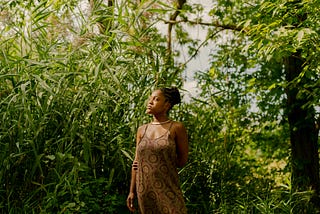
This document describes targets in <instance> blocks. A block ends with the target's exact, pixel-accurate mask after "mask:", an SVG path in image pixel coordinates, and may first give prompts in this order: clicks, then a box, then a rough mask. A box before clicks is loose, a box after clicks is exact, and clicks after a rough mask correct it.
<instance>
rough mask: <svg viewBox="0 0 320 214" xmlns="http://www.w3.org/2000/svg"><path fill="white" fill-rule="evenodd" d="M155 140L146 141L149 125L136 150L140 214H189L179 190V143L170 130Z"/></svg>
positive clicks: (147, 139)
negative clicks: (177, 151)
mask: <svg viewBox="0 0 320 214" xmlns="http://www.w3.org/2000/svg"><path fill="white" fill-rule="evenodd" d="M171 126H172V122H171V124H170V127H169V129H168V130H167V131H166V133H165V134H163V135H162V136H160V137H158V138H156V139H149V138H148V137H147V134H146V132H147V129H148V125H146V128H145V132H144V134H143V136H142V138H141V140H140V143H139V144H138V147H137V159H138V171H137V175H136V176H137V177H136V178H137V179H136V187H137V198H138V204H139V211H140V213H142V214H167V213H168V214H186V213H187V210H186V206H185V203H184V199H183V195H182V192H181V189H180V184H179V177H178V170H177V154H176V143H175V141H174V140H173V139H172V138H171V137H170V129H171Z"/></svg>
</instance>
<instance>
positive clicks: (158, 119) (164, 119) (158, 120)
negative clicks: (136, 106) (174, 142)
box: [152, 115, 170, 123]
mask: <svg viewBox="0 0 320 214" xmlns="http://www.w3.org/2000/svg"><path fill="white" fill-rule="evenodd" d="M168 121H170V119H169V118H168V116H167V115H162V116H153V121H152V123H165V122H168Z"/></svg>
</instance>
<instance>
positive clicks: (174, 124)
mask: <svg viewBox="0 0 320 214" xmlns="http://www.w3.org/2000/svg"><path fill="white" fill-rule="evenodd" d="M172 126H173V127H175V128H184V124H183V123H182V122H180V121H174V120H173V121H172Z"/></svg>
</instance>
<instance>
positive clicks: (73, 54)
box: [0, 0, 319, 213]
mask: <svg viewBox="0 0 320 214" xmlns="http://www.w3.org/2000/svg"><path fill="white" fill-rule="evenodd" d="M79 2H80V1H34V2H27V1H3V4H2V5H1V8H0V22H1V25H0V31H1V37H0V48H1V51H0V83H1V84H0V124H1V127H0V163H1V167H0V182H1V184H2V185H1V187H0V210H1V213H101V212H104V213H126V212H127V209H126V207H125V199H126V196H127V192H128V189H129V188H128V185H129V180H130V174H129V172H130V166H131V162H132V159H133V152H134V138H135V131H136V129H137V127H138V126H139V125H140V124H141V123H144V122H146V121H148V120H149V118H147V117H146V116H145V114H144V111H145V110H144V106H145V100H146V97H147V96H148V94H149V92H150V90H151V89H152V88H153V87H157V86H159V85H172V84H174V85H177V86H179V87H180V86H182V81H183V80H182V78H181V72H182V71H183V70H184V69H185V68H186V67H185V64H184V63H182V64H179V63H180V62H179V61H177V60H176V61H173V62H172V61H170V60H168V58H171V57H172V58H174V59H177V58H178V57H179V54H180V49H179V48H176V49H174V51H173V52H172V54H173V56H168V55H167V53H168V50H167V47H166V44H165V43H166V37H165V35H163V34H161V32H160V30H159V27H158V28H157V25H158V24H159V23H162V22H163V20H165V19H166V18H167V17H168V16H169V15H170V13H172V12H173V11H174V8H173V7H172V5H169V4H168V2H162V1H152V2H151V3H150V2H149V1H141V3H140V4H137V3H136V2H131V1H112V2H113V5H106V4H105V2H104V1H93V2H94V4H93V5H91V6H88V7H90V8H89V9H88V10H82V9H81V8H82V7H83V5H82V6H81V4H79ZM82 4H84V3H83V2H82ZM318 6H319V3H318V2H317V1H313V0H307V1H301V2H298V3H297V2H292V1H285V0H284V1H280V2H279V1H267V0H265V1H262V2H260V1H258V2H255V1H249V2H246V3H243V1H238V0H234V1H229V0H228V1H226V0H221V1H215V4H214V7H212V9H211V10H210V12H209V15H210V17H211V18H212V20H211V21H212V23H216V20H217V19H218V20H219V21H221V23H219V25H218V26H215V25H205V26H207V29H208V35H207V38H206V39H205V41H198V40H195V39H192V38H191V37H190V34H188V32H187V31H186V29H185V27H186V26H185V25H184V22H186V20H187V19H188V18H189V17H192V15H195V14H201V13H202V12H203V11H204V10H203V8H201V5H199V4H194V5H187V4H185V5H184V7H183V9H182V10H181V14H180V19H178V20H177V23H176V25H175V30H176V32H175V33H176V40H175V41H176V42H177V43H178V44H179V45H181V46H186V47H188V50H189V51H188V54H189V55H190V57H191V58H192V57H194V56H196V55H197V53H198V51H199V49H200V48H201V47H202V46H205V45H207V44H209V43H208V41H209V40H211V41H214V42H216V44H218V46H215V47H212V49H213V48H214V50H213V51H212V52H211V53H212V54H211V61H210V62H209V63H210V69H209V71H208V72H206V71H205V72H204V71H199V72H198V74H197V75H196V76H195V79H196V81H197V82H198V86H199V88H200V89H201V93H200V94H199V96H198V97H193V98H192V100H191V102H190V103H185V104H182V105H181V106H180V107H179V108H178V109H174V110H173V112H171V113H172V115H171V117H172V118H173V119H177V120H181V121H184V123H185V125H186V127H187V129H188V133H189V135H190V157H189V162H188V165H187V166H186V167H184V168H183V169H181V170H180V177H181V185H182V190H183V192H184V194H185V197H186V202H187V207H188V209H189V212H190V213H292V212H296V213H307V212H314V211H315V210H313V207H306V204H307V202H308V201H309V200H310V197H311V195H312V192H311V191H305V192H296V193H294V192H290V190H291V187H290V157H289V156H288V151H289V131H288V129H289V128H288V123H287V119H286V117H285V111H284V105H285V95H284V94H285V89H286V87H287V86H288V84H287V83H286V82H285V81H284V80H285V78H284V71H283V66H282V64H281V63H282V61H281V59H282V58H283V56H287V55H289V54H290V53H292V52H295V51H297V50H302V55H303V56H304V57H305V58H306V66H305V67H304V73H303V74H302V75H301V77H302V76H307V77H308V78H309V80H312V81H310V82H307V84H306V85H305V86H306V87H305V88H304V89H305V90H304V95H305V94H306V95H310V96H311V95H312V99H310V103H308V105H314V106H317V105H319V95H318V94H319V93H317V91H319V87H318V86H319V72H318V71H319V66H318V63H317V62H318V61H319V60H318V59H319V45H318V42H319V38H318V35H319V32H318V31H319V19H318V18H317V17H318V15H317V14H318V8H319V7H318ZM88 11H90V12H88ZM306 11H307V12H308V16H307V17H305V18H303V20H300V21H301V22H299V23H298V24H296V23H297V20H293V18H292V16H291V14H292V13H293V14H304V13H305V12H306ZM201 21H202V20H201V18H199V20H198V22H192V24H196V23H198V24H199V23H201ZM208 26H209V27H208ZM221 26H227V27H228V29H229V30H228V31H225V30H223V29H222V27H221ZM237 26H239V27H241V28H242V31H240V32H239V31H238V29H239V28H237ZM232 28H233V30H235V31H230V29H231V30H232ZM217 41H219V42H217ZM201 42H202V43H201ZM295 81H296V82H298V81H299V78H297V79H295V80H294V82H292V83H290V84H289V85H295ZM309 89H312V90H309Z"/></svg>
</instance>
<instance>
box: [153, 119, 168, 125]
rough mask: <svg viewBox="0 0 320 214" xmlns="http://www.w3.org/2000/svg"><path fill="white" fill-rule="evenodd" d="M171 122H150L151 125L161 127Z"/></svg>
mask: <svg viewBox="0 0 320 214" xmlns="http://www.w3.org/2000/svg"><path fill="white" fill-rule="evenodd" d="M170 121H171V120H166V121H163V122H151V124H152V125H162V124H166V123H169V122H170Z"/></svg>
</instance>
